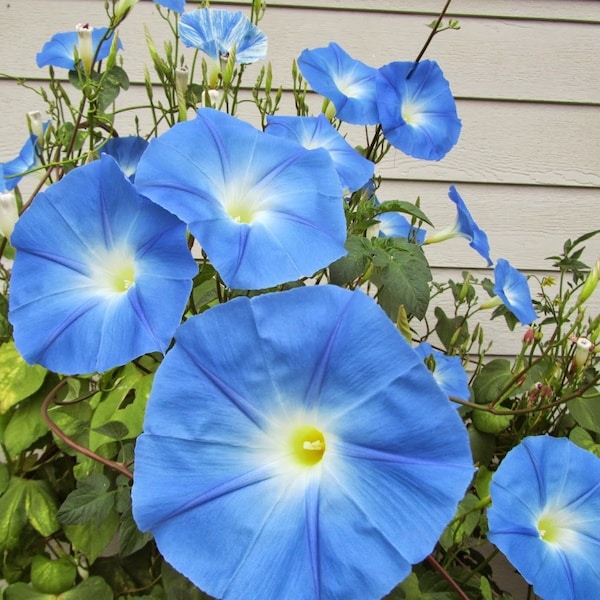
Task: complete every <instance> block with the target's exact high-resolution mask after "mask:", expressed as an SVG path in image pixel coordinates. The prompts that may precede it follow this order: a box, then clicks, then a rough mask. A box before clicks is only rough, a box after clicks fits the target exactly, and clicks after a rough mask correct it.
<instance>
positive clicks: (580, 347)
mask: <svg viewBox="0 0 600 600" xmlns="http://www.w3.org/2000/svg"><path fill="white" fill-rule="evenodd" d="M571 341H572V342H574V344H575V354H574V355H573V365H574V367H575V368H577V369H581V368H582V367H583V366H585V363H586V362H587V361H588V358H589V357H590V354H591V353H592V352H593V351H594V344H593V343H592V342H591V341H590V340H589V339H588V338H586V337H575V338H573V339H572V340H571Z"/></svg>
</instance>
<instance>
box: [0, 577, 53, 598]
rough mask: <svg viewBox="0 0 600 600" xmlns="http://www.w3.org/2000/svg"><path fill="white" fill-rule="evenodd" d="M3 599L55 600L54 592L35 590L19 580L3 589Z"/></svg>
mask: <svg viewBox="0 0 600 600" xmlns="http://www.w3.org/2000/svg"><path fill="white" fill-rule="evenodd" d="M2 598H3V600H56V596H55V595H54V594H44V593H43V592H37V591H36V590H34V589H33V588H32V587H31V586H30V585H27V584H26V583H23V582H22V581H19V582H18V583H13V584H11V585H9V586H8V587H7V588H6V589H5V590H4V596H2Z"/></svg>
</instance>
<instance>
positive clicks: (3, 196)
mask: <svg viewBox="0 0 600 600" xmlns="http://www.w3.org/2000/svg"><path fill="white" fill-rule="evenodd" d="M18 219H19V209H18V208H17V198H16V196H15V193H14V191H13V190H10V191H9V192H2V193H0V233H1V234H2V235H3V236H4V237H5V238H6V239H10V236H11V234H12V232H13V229H14V227H15V223H16V222H17V221H18Z"/></svg>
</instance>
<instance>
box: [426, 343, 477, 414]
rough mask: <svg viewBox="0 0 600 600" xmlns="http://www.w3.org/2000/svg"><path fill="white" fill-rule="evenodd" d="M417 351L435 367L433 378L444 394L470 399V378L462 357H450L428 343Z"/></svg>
mask: <svg viewBox="0 0 600 600" xmlns="http://www.w3.org/2000/svg"><path fill="white" fill-rule="evenodd" d="M415 350H416V352H417V354H418V355H419V356H420V357H421V358H422V359H423V360H424V361H426V363H429V364H428V366H431V367H433V368H430V370H431V372H432V373H433V378H434V379H435V381H436V383H437V384H438V385H439V386H440V388H441V389H442V391H443V392H444V394H446V395H448V396H454V397H455V398H460V399H461V400H468V399H469V397H470V395H471V393H470V392H469V376H468V375H467V372H466V371H465V368H464V367H463V364H462V361H461V360H460V357H458V356H448V355H447V354H445V353H444V352H440V351H439V350H436V349H435V348H432V346H431V344H429V343H428V342H421V343H420V344H419V345H418V346H417V347H416V348H415ZM429 361H431V362H429ZM455 406H456V407H457V408H458V404H455Z"/></svg>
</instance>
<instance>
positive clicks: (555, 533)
mask: <svg viewBox="0 0 600 600" xmlns="http://www.w3.org/2000/svg"><path fill="white" fill-rule="evenodd" d="M538 531H539V532H540V537H541V538H542V539H543V540H544V541H546V542H549V543H550V544H553V543H555V542H557V541H558V539H559V537H560V527H558V525H557V524H556V521H555V520H554V519H553V518H552V517H551V516H550V515H546V516H544V517H542V518H541V519H540V520H539V521H538Z"/></svg>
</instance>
